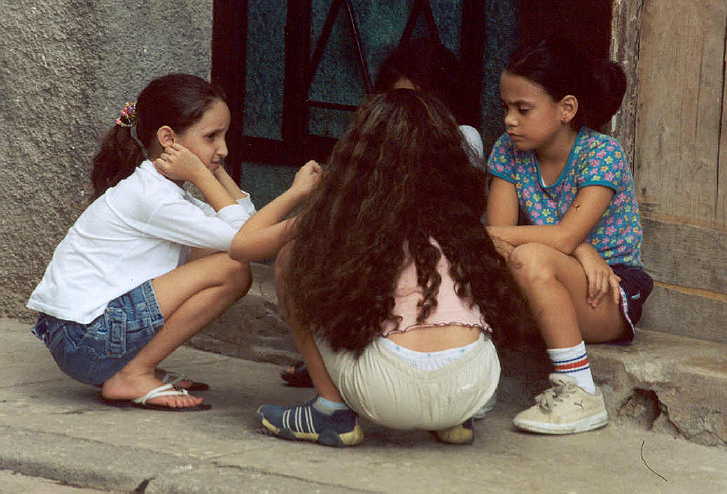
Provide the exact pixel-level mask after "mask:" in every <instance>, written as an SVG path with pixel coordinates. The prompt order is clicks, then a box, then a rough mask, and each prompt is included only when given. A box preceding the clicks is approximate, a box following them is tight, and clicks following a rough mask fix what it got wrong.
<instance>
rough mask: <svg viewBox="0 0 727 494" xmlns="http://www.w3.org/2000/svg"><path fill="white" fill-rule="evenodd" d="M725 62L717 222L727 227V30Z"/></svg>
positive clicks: (723, 57)
mask: <svg viewBox="0 0 727 494" xmlns="http://www.w3.org/2000/svg"><path fill="white" fill-rule="evenodd" d="M723 42H724V49H723V51H722V60H723V61H724V64H723V65H724V69H725V71H724V73H723V76H722V77H723V79H722V81H723V84H722V86H723V93H722V125H721V127H720V136H719V170H718V175H717V207H716V210H715V220H716V221H717V223H718V224H719V225H722V226H725V227H727V28H726V29H725V32H724V35H723Z"/></svg>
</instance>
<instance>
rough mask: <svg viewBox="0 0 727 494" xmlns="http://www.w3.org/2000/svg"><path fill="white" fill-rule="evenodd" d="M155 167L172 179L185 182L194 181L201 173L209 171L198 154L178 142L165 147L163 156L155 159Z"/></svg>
mask: <svg viewBox="0 0 727 494" xmlns="http://www.w3.org/2000/svg"><path fill="white" fill-rule="evenodd" d="M154 167H155V168H156V169H157V171H158V172H159V173H161V174H162V175H164V176H165V177H167V178H169V179H171V180H183V181H185V182H194V178H195V177H197V176H199V174H200V173H204V172H205V171H207V172H209V170H208V169H207V167H206V166H204V163H202V160H200V159H199V158H198V157H197V155H196V154H194V153H193V152H192V151H190V150H189V149H187V148H185V147H184V146H182V145H181V144H176V143H175V144H172V145H171V146H167V147H165V148H164V151H163V152H162V154H161V156H160V157H159V158H158V159H156V160H154Z"/></svg>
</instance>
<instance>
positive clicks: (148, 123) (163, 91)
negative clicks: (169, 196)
mask: <svg viewBox="0 0 727 494" xmlns="http://www.w3.org/2000/svg"><path fill="white" fill-rule="evenodd" d="M216 100H222V101H224V100H225V97H224V93H223V92H222V90H221V89H219V88H217V87H215V86H213V85H211V84H210V83H209V82H207V81H205V80H204V79H202V78H200V77H197V76H194V75H189V74H169V75H165V76H162V77H159V78H157V79H154V80H153V81H151V82H150V83H149V85H147V86H146V87H145V88H144V89H143V90H142V91H141V93H140V94H139V97H138V99H137V101H136V105H135V115H134V117H133V119H132V120H129V121H128V122H127V121H126V120H124V122H123V124H119V122H118V121H117V125H115V126H114V127H113V128H112V129H111V130H109V131H108V132H107V133H106V135H105V136H104V138H103V140H102V141H101V147H100V149H99V150H98V152H97V153H96V155H95V156H94V157H93V170H92V171H91V182H92V183H93V189H94V198H98V197H100V196H101V195H102V194H103V193H104V192H106V189H108V188H109V187H113V186H114V185H116V184H117V183H119V182H120V181H121V180H123V179H125V178H126V177H128V176H129V175H131V174H132V173H134V170H135V169H136V167H137V166H138V165H139V163H141V162H142V161H143V160H144V158H145V157H146V152H147V150H149V148H150V146H151V144H152V142H153V140H154V138H155V137H156V132H157V130H158V129H159V128H160V127H162V126H164V125H168V126H169V127H171V128H172V129H174V131H175V132H177V133H179V134H181V133H183V132H184V131H185V130H187V129H188V128H189V127H191V126H192V125H194V123H195V122H197V121H198V120H199V119H200V118H202V115H204V113H205V112H206V111H207V109H208V108H209V107H210V105H211V104H212V103H213V102H214V101H216ZM127 107H128V104H127ZM127 107H125V110H126V109H127ZM122 118H125V115H124V114H123V113H122ZM127 125H128V126H127ZM133 133H136V136H134V135H133ZM135 137H136V138H135Z"/></svg>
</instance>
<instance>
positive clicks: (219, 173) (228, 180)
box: [214, 166, 247, 201]
mask: <svg viewBox="0 0 727 494" xmlns="http://www.w3.org/2000/svg"><path fill="white" fill-rule="evenodd" d="M214 175H215V178H216V179H217V181H218V182H220V183H221V184H222V186H223V187H224V188H225V190H226V191H227V193H228V194H230V197H232V199H234V200H235V201H238V200H240V199H244V198H245V197H247V194H245V193H244V192H242V191H241V190H240V186H239V185H237V183H236V182H235V181H234V180H232V177H231V176H230V174H229V173H227V170H226V169H225V167H224V166H221V167H219V168H217V170H215V171H214Z"/></svg>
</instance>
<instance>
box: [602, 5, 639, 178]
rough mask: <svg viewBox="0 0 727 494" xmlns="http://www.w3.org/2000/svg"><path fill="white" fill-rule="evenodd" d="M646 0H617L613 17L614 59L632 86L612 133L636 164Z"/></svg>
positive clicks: (630, 160)
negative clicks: (640, 49) (642, 32)
mask: <svg viewBox="0 0 727 494" xmlns="http://www.w3.org/2000/svg"><path fill="white" fill-rule="evenodd" d="M643 6H644V0H614V1H613V5H612V9H613V10H612V14H611V51H610V57H611V60H613V61H615V62H618V63H620V64H621V66H622V67H623V69H624V72H626V79H627V80H628V86H627V87H626V94H625V95H624V99H623V103H622V104H621V109H620V110H619V111H618V113H616V115H614V117H613V119H611V123H610V125H609V129H608V130H609V132H610V134H611V135H613V136H614V137H616V138H617V139H618V140H619V141H620V142H621V145H622V146H623V148H624V151H626V156H628V157H629V162H630V163H631V165H632V166H633V163H634V147H635V137H636V113H637V111H636V109H637V102H638V94H639V85H638V76H637V70H638V65H639V34H640V26H641V11H642V9H643Z"/></svg>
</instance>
